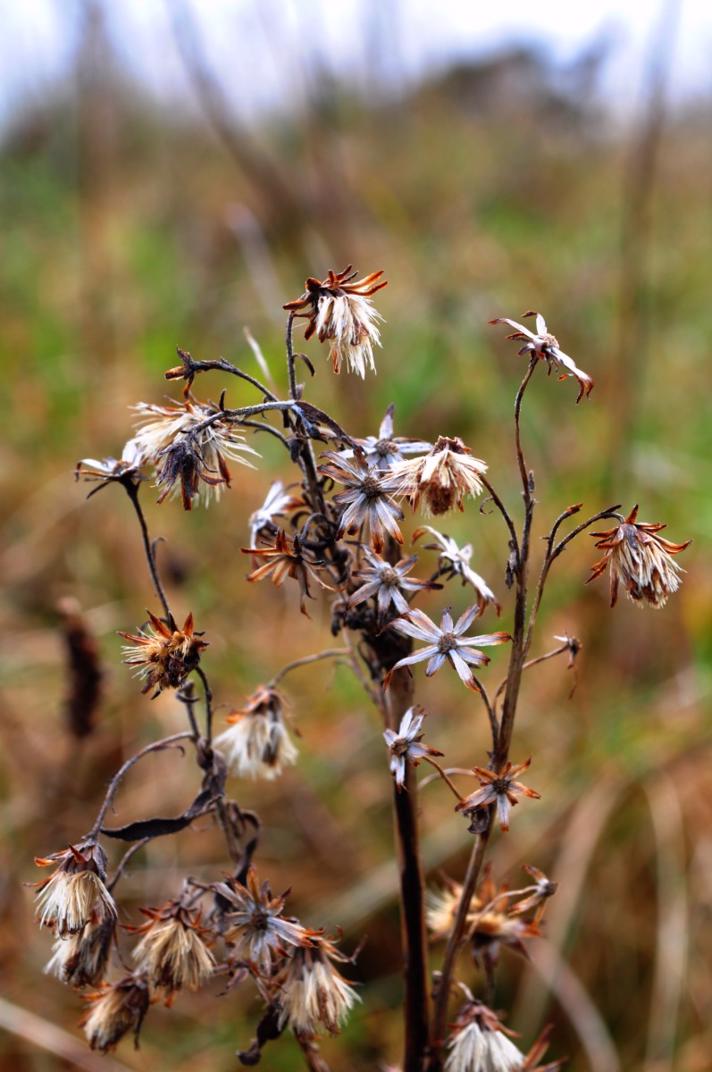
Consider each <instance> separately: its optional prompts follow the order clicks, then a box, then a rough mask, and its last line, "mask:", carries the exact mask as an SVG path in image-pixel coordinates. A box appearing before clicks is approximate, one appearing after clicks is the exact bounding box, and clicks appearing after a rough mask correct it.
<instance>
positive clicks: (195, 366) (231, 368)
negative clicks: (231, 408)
mask: <svg viewBox="0 0 712 1072" xmlns="http://www.w3.org/2000/svg"><path fill="white" fill-rule="evenodd" d="M178 353H179V355H180V357H181V360H182V361H183V363H184V364H185V365H186V367H187V370H188V371H189V372H190V373H191V374H192V373H194V372H211V371H215V372H228V373H229V374H230V375H231V376H238V377H239V378H240V379H241V380H245V381H246V382H247V383H249V384H252V386H253V387H255V388H256V389H257V390H258V391H259V392H260V393H261V394H263V395H264V396H265V398H266V399H267V400H268V401H270V402H276V401H277V396H276V395H275V394H273V393H272V391H270V389H269V388H268V387H265V385H264V384H263V383H260V381H259V380H258V379H256V378H255V377H254V376H251V375H250V374H249V372H243V371H242V369H241V368H238V367H237V365H233V364H232V362H231V361H226V360H225V358H224V357H221V358H219V360H217V361H194V360H193V358H192V357H191V355H190V354H188V353H186V352H185V350H179V351H178ZM166 378H167V379H172V378H173V377H166Z"/></svg>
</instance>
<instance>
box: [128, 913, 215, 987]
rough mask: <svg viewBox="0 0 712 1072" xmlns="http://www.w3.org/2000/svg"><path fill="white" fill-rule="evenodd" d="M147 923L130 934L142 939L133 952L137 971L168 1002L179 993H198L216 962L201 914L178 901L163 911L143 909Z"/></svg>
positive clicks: (132, 929) (131, 928)
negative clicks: (186, 991)
mask: <svg viewBox="0 0 712 1072" xmlns="http://www.w3.org/2000/svg"><path fill="white" fill-rule="evenodd" d="M141 912H143V914H144V916H148V923H144V924H143V926H141V927H129V928H127V929H128V930H131V931H133V932H134V933H135V934H140V935H142V938H141V941H140V942H139V943H138V945H137V946H136V947H135V949H134V950H133V953H132V956H133V958H134V960H135V961H136V965H137V970H138V971H139V972H141V973H142V974H143V975H145V976H146V978H147V979H148V980H149V982H150V983H151V985H152V986H154V987H157V988H159V989H161V990H164V991H165V992H166V996H167V999H168V1001H169V1002H170V999H171V997H172V996H173V994H175V993H176V992H177V991H178V990H182V989H183V987H186V988H187V989H188V990H199V989H200V987H201V986H202V985H203V983H204V982H206V981H207V980H208V979H209V978H210V976H211V975H212V973H213V968H214V967H215V958H214V956H213V954H212V953H211V952H210V950H209V949H208V947H207V945H206V944H205V935H206V934H208V933H209V932H208V931H207V929H206V928H205V927H201V925H200V922H201V918H200V912H191V911H189V910H188V909H187V908H185V907H184V906H183V905H182V904H181V903H180V902H179V901H169V902H168V903H167V904H165V905H162V906H161V907H160V908H142V909H141Z"/></svg>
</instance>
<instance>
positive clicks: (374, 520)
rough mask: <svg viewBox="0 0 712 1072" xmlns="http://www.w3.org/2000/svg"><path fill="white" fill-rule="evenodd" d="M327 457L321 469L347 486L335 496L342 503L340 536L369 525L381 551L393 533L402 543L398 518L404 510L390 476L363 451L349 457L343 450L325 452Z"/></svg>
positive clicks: (336, 501)
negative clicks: (371, 465)
mask: <svg viewBox="0 0 712 1072" xmlns="http://www.w3.org/2000/svg"><path fill="white" fill-rule="evenodd" d="M324 458H325V459H326V461H325V463H324V464H322V465H321V466H320V471H321V472H322V473H323V474H324V476H328V477H330V478H331V479H332V480H336V481H338V482H339V484H343V485H344V487H345V489H346V490H345V491H340V492H339V493H338V494H337V495H335V496H334V503H335V504H336V505H337V506H339V507H342V513H341V516H340V517H339V529H338V534H337V536H338V537H339V538H340V537H341V536H343V534H344V533H353V532H358V530H359V529H360V528H361V527H362V526H365V527H366V528H367V529H368V531H369V533H370V537H371V545H372V547H373V549H374V551H376V553H377V554H380V553H381V551H382V550H383V548H384V546H385V543H386V540H387V539H388V537H389V536H390V537H391V538H392V539H393V540H395V542H396V543H398V544H402V543H403V535H402V533H401V530H400V528H399V527H398V522H399V521H400V520H401V519H402V517H403V511H402V510H401V509H400V507H399V506H397V505H396V503H395V502H394V501H393V499H392V498H391V496H390V495H389V487H388V485H387V483H386V480H385V479H384V478H383V477H382V476H380V475H379V473H378V472H377V470H375V469H372V468H369V466H368V465H367V463H366V461H365V459H364V458H363V457H362V456H360V455H359V456H357V457H354V458H352V459H348V458H345V457H344V456H343V455H341V454H325V455H324Z"/></svg>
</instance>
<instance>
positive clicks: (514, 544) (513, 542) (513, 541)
mask: <svg viewBox="0 0 712 1072" xmlns="http://www.w3.org/2000/svg"><path fill="white" fill-rule="evenodd" d="M479 478H480V480H481V481H482V483H483V484H484V486H485V487H486V488H487V491H488V492H489V497H490V499H491V500H492V502H493V503H494V505H495V506H496V507H497V509H498V510H499V512H500V514H501V515H502V517H503V518H504V523H505V525H506V526H507V528H508V529H509V539H510V546H511V548H512V550H513V551H516V553H517V555H519V540H518V539H517V530H516V528H515V527H514V522H513V521H512V518H511V517H510V514H509V511H508V510H507V507H506V506H505V505H504V503H503V502H502V500H501V499H500V497H499V495H498V494H497V492H496V491H495V490H494V488H493V486H492V484H490V482H489V480H488V479H487V477H486V476H483V475H482V474H480V477H479ZM483 505H485V504H483ZM480 509H482V507H480Z"/></svg>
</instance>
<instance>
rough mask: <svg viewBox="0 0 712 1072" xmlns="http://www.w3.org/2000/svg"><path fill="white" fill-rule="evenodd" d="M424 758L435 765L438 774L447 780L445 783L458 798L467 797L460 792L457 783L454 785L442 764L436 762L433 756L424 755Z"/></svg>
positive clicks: (431, 764) (432, 765)
mask: <svg viewBox="0 0 712 1072" xmlns="http://www.w3.org/2000/svg"><path fill="white" fill-rule="evenodd" d="M423 759H424V760H425V762H426V763H429V764H430V766H431V767H435V770H436V771H437V772H438V774H439V775H440V777H441V778H442V780H443V781H444V782H445V785H447V786H448V788H449V789H450V791H451V792H452V794H453V796H455V797H457V799H458V800H460V801H462V800H464V799H465V798H464V797H463V796H462V794H461V793H459V792H458V790H457V787H456V786H455V785H453V783H452V782H451V781H450V779H449V778H448V776H447V771H445V770H443V768H442V767H441V766H440V764H439V763H436V761H435V760H434V759H433V758H432V756H423Z"/></svg>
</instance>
